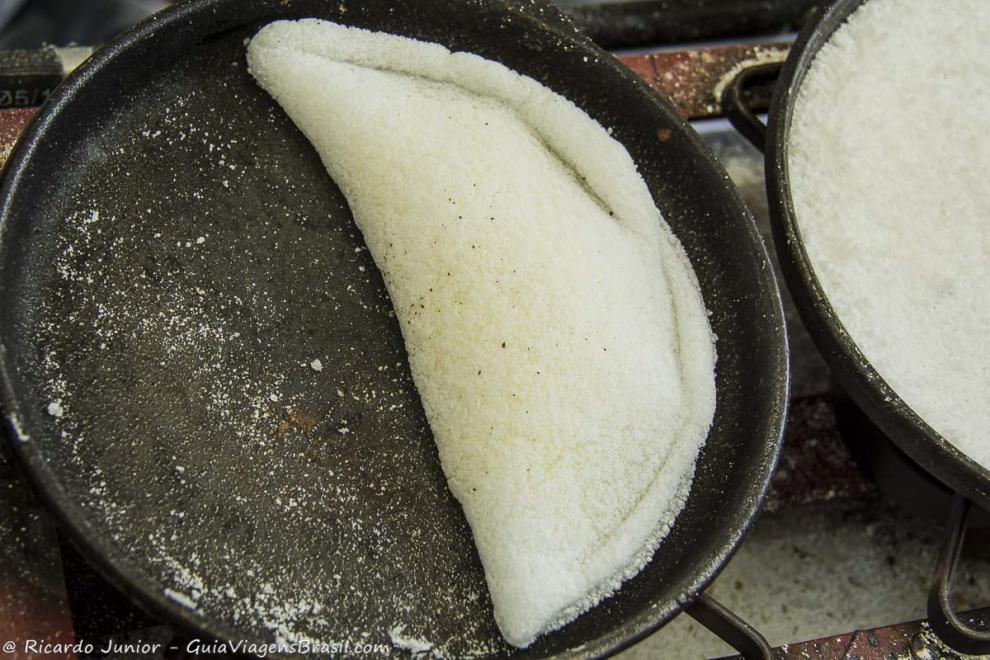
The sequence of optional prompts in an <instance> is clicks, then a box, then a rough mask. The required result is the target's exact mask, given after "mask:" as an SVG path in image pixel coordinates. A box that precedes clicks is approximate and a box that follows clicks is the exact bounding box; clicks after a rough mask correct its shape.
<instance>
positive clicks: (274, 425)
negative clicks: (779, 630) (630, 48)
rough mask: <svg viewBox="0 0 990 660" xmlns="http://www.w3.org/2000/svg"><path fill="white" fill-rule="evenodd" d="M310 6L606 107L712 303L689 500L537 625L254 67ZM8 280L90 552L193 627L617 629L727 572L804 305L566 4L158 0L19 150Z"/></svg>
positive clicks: (765, 463) (255, 633)
mask: <svg viewBox="0 0 990 660" xmlns="http://www.w3.org/2000/svg"><path fill="white" fill-rule="evenodd" d="M306 16H317V17H324V18H328V19H332V20H335V21H338V22H343V23H347V24H350V25H356V26H362V27H368V28H373V29H377V30H383V31H388V32H393V33H396V34H402V35H408V36H412V37H416V38H421V39H424V40H428V41H434V42H439V43H441V44H444V45H446V46H448V47H450V48H453V49H460V50H471V51H474V52H477V53H480V54H481V55H483V56H485V57H489V58H492V59H495V60H498V61H501V62H503V63H505V64H507V65H508V66H510V67H512V68H515V69H516V70H518V71H521V72H523V73H525V74H526V75H529V76H531V77H533V78H535V79H537V80H538V81H540V82H542V83H544V84H546V85H548V86H549V87H551V88H553V89H554V90H555V91H557V92H559V93H561V94H564V95H565V96H567V97H568V98H570V99H572V100H573V101H575V102H576V103H577V104H578V105H580V106H581V107H583V108H585V109H586V110H587V111H588V112H589V113H590V114H591V115H592V116H593V117H594V118H596V119H597V120H598V121H599V122H601V123H602V124H603V125H605V126H609V127H611V128H612V129H613V131H614V135H615V136H616V137H617V138H618V139H619V140H621V141H622V142H623V143H624V144H625V146H626V147H627V148H628V149H629V151H630V153H631V154H632V156H633V158H634V159H635V161H636V162H637V163H638V166H639V168H640V171H641V173H642V175H643V176H644V177H645V180H646V181H647V183H648V184H649V187H650V190H651V191H652V194H653V196H654V198H655V200H656V203H657V205H658V207H659V208H660V209H661V210H662V211H663V213H664V215H665V217H666V218H667V220H668V222H669V223H670V225H671V227H672V228H673V230H674V231H675V233H676V234H677V236H678V237H679V238H680V240H681V241H682V243H683V244H684V246H685V248H686V250H687V253H688V255H689V257H690V259H691V262H692V264H693V265H694V268H695V270H696V272H697V274H698V277H699V280H700V282H701V287H702V289H703V294H704V298H705V301H706V304H707V306H708V308H709V310H711V322H712V326H713V329H714V331H715V332H716V333H717V336H718V352H719V361H718V373H717V387H718V404H717V411H716V416H715V421H714V426H713V429H712V431H711V433H710V435H709V438H708V440H707V444H706V446H705V448H704V450H703V452H702V455H701V457H700V460H699V462H698V465H697V471H696V475H695V479H694V483H693V487H692V489H691V494H690V499H689V501H688V503H687V505H686V508H685V509H684V511H683V512H682V513H681V515H680V516H679V518H678V519H677V521H676V524H675V526H674V528H673V530H672V531H671V533H670V535H669V536H668V537H667V538H666V540H665V541H664V542H663V545H662V546H661V547H660V549H659V550H658V551H657V553H656V556H655V557H654V559H653V560H652V561H651V562H650V564H649V565H648V566H647V567H646V568H645V569H644V570H643V571H642V573H640V574H639V575H638V576H637V577H635V578H634V579H632V580H630V581H629V582H628V583H627V584H626V585H624V586H623V588H622V589H621V591H620V592H619V593H618V594H616V595H615V596H614V597H612V598H609V599H608V600H606V601H605V602H603V603H602V604H600V605H599V606H598V607H596V608H594V610H593V611H591V612H589V613H587V614H585V615H583V616H581V617H580V618H578V619H577V620H576V621H574V622H573V623H571V624H570V625H568V626H566V627H564V628H563V629H561V630H559V631H557V632H555V633H553V634H550V635H547V636H546V637H544V638H541V639H540V640H538V641H537V643H535V644H534V645H533V646H532V647H531V648H529V649H527V650H525V651H521V652H520V651H515V650H513V649H511V648H509V647H507V646H506V645H505V643H504V642H502V640H501V638H500V636H499V634H498V631H497V629H496V628H495V625H494V621H493V619H492V615H491V605H490V603H489V600H488V595H487V589H486V587H485V584H484V579H483V574H482V571H481V567H480V564H479V561H478V559H477V556H476V554H475V551H474V548H473V545H472V541H471V536H470V533H469V529H468V527H467V525H466V523H465V521H464V518H463V515H462V512H461V509H460V507H459V506H458V504H457V503H456V501H454V500H453V499H452V497H451V496H450V495H449V493H448V491H447V488H446V485H445V482H444V478H443V474H442V471H441V469H440V466H439V463H438V460H437V455H436V450H435V448H434V445H433V441H432V438H431V436H430V432H429V428H428V426H427V424H426V421H425V419H424V415H423V412H422V409H421V407H420V403H419V398H418V395H417V394H416V391H415V388H414V387H413V385H412V382H411V379H410V376H409V373H408V367H407V365H406V358H405V353H404V349H403V345H402V340H401V336H400V334H399V329H398V325H397V323H396V321H395V319H394V316H393V313H392V310H391V305H390V303H389V301H388V298H387V296H386V294H385V289H384V286H383V284H382V281H381V279H380V277H379V275H378V272H377V270H376V269H375V267H374V264H373V262H372V261H371V259H370V257H369V256H368V253H367V251H366V250H364V249H363V243H362V240H361V238H360V235H359V233H358V231H357V230H356V228H355V226H354V225H353V222H352V218H351V215H350V212H349V210H348V208H347V205H346V203H345V201H344V199H343V197H342V195H341V193H340V191H339V190H337V188H336V187H335V186H334V185H333V184H332V182H331V181H330V180H329V179H328V178H327V175H326V172H325V170H324V169H323V167H322V166H321V164H320V162H319V159H318V157H317V156H316V154H315V153H314V151H313V150H312V149H311V147H310V146H309V144H308V143H307V142H306V141H305V139H304V138H303V137H302V136H301V134H300V133H299V132H298V131H297V130H296V129H295V128H294V126H293V125H292V124H291V122H290V121H289V120H288V119H287V118H286V117H285V116H284V115H283V114H282V112H281V110H280V109H279V108H278V107H277V106H276V105H275V104H274V103H273V102H272V101H271V99H269V97H268V96H267V95H266V94H265V93H264V92H263V91H261V90H260V89H259V88H258V87H256V85H255V84H254V82H253V80H252V79H251V78H250V76H249V75H248V73H247V72H246V70H245V64H244V49H243V42H244V40H245V39H246V38H247V37H250V36H251V35H253V34H254V33H255V31H257V30H258V29H259V28H260V27H261V26H262V25H264V24H265V23H267V22H268V21H271V20H273V19H277V18H286V17H306ZM387 185H388V182H387V181H383V182H382V186H383V187H385V186H387ZM0 292H2V293H0V295H2V297H3V301H4V304H3V310H2V316H0V341H2V353H0V358H2V365H0V366H2V375H3V405H4V411H5V413H6V422H7V428H8V431H9V433H8V435H9V439H10V441H11V444H12V446H13V447H14V450H15V452H16V454H17V455H18V456H19V457H20V458H21V459H22V461H23V464H24V465H25V467H26V469H27V472H28V474H29V475H30V477H31V479H32V480H33V482H34V483H35V485H36V486H37V488H38V489H39V491H40V492H41V493H42V496H43V497H44V498H45V499H46V500H47V502H48V503H49V504H50V506H51V508H52V510H53V511H54V513H55V514H56V516H57V517H58V519H59V521H60V523H61V525H62V527H63V529H64V530H65V531H66V533H67V534H68V535H69V536H70V537H71V539H72V540H73V541H74V542H75V544H77V545H78V546H79V548H80V549H81V550H82V551H83V552H84V554H85V556H86V557H87V558H88V559H89V560H90V561H91V562H92V563H93V564H94V565H95V566H96V567H97V568H98V569H99V570H100V571H101V572H102V573H103V574H104V575H105V576H106V577H107V578H108V579H109V580H110V581H112V582H113V583H114V584H115V585H117V586H118V587H119V588H121V589H122V590H123V591H124V592H126V593H127V594H128V595H129V596H131V597H132V598H134V599H135V600H136V601H137V602H138V603H139V604H141V605H142V606H143V607H144V608H145V609H147V610H148V611H149V612H151V613H152V614H153V615H155V616H158V617H160V618H162V619H165V620H168V621H171V622H173V623H175V624H177V625H179V626H181V627H182V628H183V629H184V630H186V631H187V632H188V633H189V634H191V635H198V636H203V637H208V638H217V639H225V640H231V639H246V640H249V641H253V642H274V641H278V640H281V641H292V640H294V639H300V638H309V639H315V640H317V641H319V642H322V643H327V644H333V643H337V644H345V643H349V644H351V646H349V647H344V646H341V647H336V648H334V649H332V652H335V653H340V652H343V653H347V652H348V649H349V650H350V652H353V651H354V646H353V645H354V644H357V643H362V642H366V643H384V644H386V645H389V646H391V643H392V641H393V640H398V642H399V643H400V644H405V645H406V646H407V647H408V646H415V645H416V644H415V642H411V641H410V640H420V641H427V642H430V643H431V644H433V645H435V647H436V648H439V649H441V650H442V651H444V652H445V653H446V654H448V655H451V656H463V655H465V654H467V653H472V652H476V653H479V654H482V655H489V656H505V655H512V654H515V655H519V656H525V657H544V656H549V655H552V654H558V653H562V654H568V655H572V656H580V657H584V656H597V655H602V654H606V653H609V652H613V651H616V650H618V649H620V648H623V647H624V646H627V645H629V644H631V643H633V642H634V641H636V640H638V639H640V638H642V637H643V636H645V635H647V634H648V633H650V632H651V631H653V630H655V629H656V628H657V627H659V626H660V625H662V624H663V623H664V622H666V621H667V620H669V619H670V618H671V617H673V616H674V615H675V614H676V613H677V612H678V611H680V610H681V609H682V608H684V607H685V606H686V605H687V604H688V603H690V602H691V601H692V600H694V599H695V598H696V597H697V596H698V594H699V593H700V591H701V590H702V589H703V588H704V587H705V585H706V584H707V583H708V582H709V581H710V580H711V579H712V578H713V577H714V576H715V574H716V573H717V572H718V570H719V569H720V567H721V566H722V565H723V564H724V563H725V561H726V560H727V559H728V557H729V556H730V555H731V553H732V552H733V550H734V549H735V547H736V546H737V544H738V543H739V541H740V539H741V538H742V536H743V535H744V534H745V532H746V531H747V529H748V527H749V525H750V523H751V521H752V519H753V516H754V514H755V513H756V511H757V509H758V508H759V505H760V503H761V500H762V498H763V496H764V493H765V490H766V487H767V483H768V480H769V478H770V474H771V472H772V470H773V468H774V465H775V461H776V457H777V452H778V449H779V445H780V441H781V431H782V426H783V421H784V412H785V403H786V395H787V386H788V371H787V349H786V337H785V331H784V322H783V316H782V312H781V306H780V299H779V296H778V291H777V288H776V284H775V282H774V278H773V275H772V273H771V269H770V266H769V264H768V260H767V255H766V253H765V250H764V248H763V245H762V243H761V241H760V239H759V237H758V234H757V232H756V230H755V228H754V225H753V223H752V220H751V217H750V215H749V213H748V212H747V211H746V209H745V207H744V206H743V203H742V202H741V200H740V198H739V196H738V194H737V193H736V191H735V189H734V188H733V186H732V185H731V183H730V182H729V180H728V177H727V176H726V175H725V173H724V172H723V170H722V169H721V168H720V167H719V166H718V165H717V164H716V163H715V162H714V160H713V159H712V157H711V155H710V154H709V153H708V152H707V150H706V149H705V148H704V147H703V145H702V143H701V142H700V140H699V139H698V137H697V136H696V135H695V134H694V133H693V132H692V131H691V130H690V129H689V128H688V127H687V126H686V124H685V123H684V122H683V121H682V120H681V119H680V118H679V117H678V116H677V115H676V113H675V111H674V109H673V108H672V107H671V106H670V105H668V104H667V103H666V102H665V101H663V100H662V99H660V98H658V97H657V96H655V95H654V94H652V93H651V92H650V91H649V89H648V88H647V87H646V86H645V85H644V84H643V83H641V82H640V81H639V80H638V79H637V78H636V77H635V76H633V74H632V73H630V72H629V71H627V70H625V69H624V68H623V67H622V66H621V65H619V64H618V63H617V62H616V61H615V60H614V59H613V58H611V57H610V56H609V55H607V54H606V53H604V52H603V51H601V50H598V49H597V48H595V47H594V46H593V45H592V44H591V43H590V42H589V41H587V40H586V39H584V38H583V37H581V36H579V35H578V34H577V33H576V32H575V31H574V30H573V28H572V27H570V26H569V24H567V23H566V22H565V21H563V20H562V19H561V18H560V17H559V14H557V13H556V12H555V10H553V9H551V8H550V6H549V5H542V4H533V5H527V9H526V10H525V11H522V10H520V9H518V8H515V7H514V6H511V5H510V6H507V5H505V4H502V3H498V2H492V1H484V2H463V1H457V0H416V1H410V2H403V3H394V4H393V3H390V2H385V1H384V0H381V1H377V0H374V1H366V2H361V3H353V4H352V3H350V2H337V1H334V2H324V1H318V0H254V1H252V2H242V1H240V0H195V1H192V2H187V3H182V4H179V5H176V6H175V7H173V8H171V9H169V10H168V11H166V12H163V13H161V14H159V15H157V16H155V17H153V18H151V19H150V20H148V21H146V22H144V23H142V24H141V25H139V26H138V27H136V28H135V29H134V30H132V31H131V32H129V33H127V34H126V35H124V36H122V37H121V38H119V39H117V40H116V41H114V42H113V43H111V44H110V45H109V46H107V47H106V48H104V49H103V50H101V51H100V52H99V53H97V54H96V55H95V56H94V57H93V58H91V60H90V61H88V62H87V63H86V64H85V65H84V66H82V67H81V68H80V70H79V71H78V72H76V73H75V74H74V75H73V76H72V77H71V78H70V79H69V80H67V81H66V83H65V84H64V85H63V86H62V87H61V88H60V89H59V90H58V92H57V93H56V94H55V95H54V96H53V98H52V99H51V100H50V101H49V103H48V105H46V106H45V108H44V109H43V110H42V112H41V113H40V115H39V116H38V118H37V119H36V120H35V122H34V123H33V124H32V126H31V127H30V128H29V130H28V132H27V133H26V135H25V136H24V138H23V139H22V140H21V142H20V144H19V145H18V147H17V149H16V152H15V154H14V155H13V156H12V158H11V160H10V163H9V165H8V168H7V171H6V174H5V178H4V181H3V188H2V206H0ZM589 313H595V312H594V310H589ZM316 360H319V362H316ZM324 650H326V649H324Z"/></svg>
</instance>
